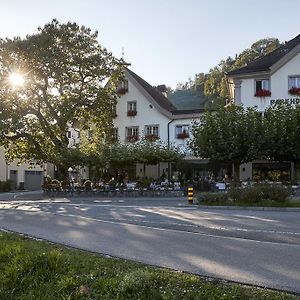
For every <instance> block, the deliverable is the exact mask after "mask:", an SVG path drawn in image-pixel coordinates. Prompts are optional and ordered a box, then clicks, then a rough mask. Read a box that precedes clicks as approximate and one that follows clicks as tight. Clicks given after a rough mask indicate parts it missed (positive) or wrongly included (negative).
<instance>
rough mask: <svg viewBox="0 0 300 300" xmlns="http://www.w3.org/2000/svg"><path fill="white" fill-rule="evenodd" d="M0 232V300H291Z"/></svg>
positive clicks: (281, 295) (275, 292) (282, 296)
mask: <svg viewBox="0 0 300 300" xmlns="http://www.w3.org/2000/svg"><path fill="white" fill-rule="evenodd" d="M296 298H297V297H296V296H293V295H289V294H287V293H282V292H277V291H269V290H266V289H258V288H253V287H251V288H250V287H245V286H241V285H237V284H226V283H222V282H220V281H218V280H213V281H211V280H207V279H204V278H200V277H197V276H194V275H188V274H182V273H179V272H173V271H170V270H164V269H161V268H160V269H159V268H154V267H147V266H144V265H142V264H138V263H134V262H129V261H125V260H121V259H112V258H105V257H103V256H101V255H96V254H91V253H87V252H83V251H79V250H74V249H67V248H65V247H62V246H58V245H53V244H48V243H45V242H40V241H35V240H30V239H26V238H23V237H20V236H17V235H13V234H8V233H1V232H0V299H7V300H13V299H43V300H50V299H51V300H52V299H53V300H54V299H149V300H150V299H223V300H225V299H227V300H229V299H241V300H246V299H266V300H268V299H270V300H271V299H272V300H279V299H280V300H283V299H284V300H285V299H286V300H287V299H291V300H292V299H296Z"/></svg>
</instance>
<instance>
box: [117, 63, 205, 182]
mask: <svg viewBox="0 0 300 300" xmlns="http://www.w3.org/2000/svg"><path fill="white" fill-rule="evenodd" d="M124 73H125V74H124V75H125V80H124V81H123V82H122V85H121V86H120V87H119V89H118V92H119V98H118V101H117V105H116V117H115V118H114V128H115V129H114V130H115V135H116V137H117V138H118V140H119V141H120V143H131V142H134V141H136V140H138V139H141V138H146V139H147V138H148V137H150V138H153V137H154V138H158V139H160V140H162V141H164V142H166V143H167V144H169V145H174V146H177V147H179V148H180V149H181V151H182V152H183V153H184V154H185V155H186V159H188V158H189V157H191V156H192V154H191V152H190V150H189V149H188V141H189V139H190V138H191V129H192V123H193V121H195V120H198V119H199V117H200V114H201V113H202V112H203V110H202V109H193V110H178V109H177V108H176V107H175V106H174V105H173V104H172V103H171V102H170V101H169V99H168V98H167V97H166V96H165V95H164V91H162V92H161V91H160V90H159V88H156V87H153V86H151V85H150V84H149V83H148V82H146V81H145V80H144V79H142V78H141V77H139V76H138V75H137V74H135V73H134V72H132V71H131V70H129V69H128V68H125V71H124ZM161 87H163V86H160V88H161ZM135 171H136V177H142V175H143V167H142V165H141V164H137V165H136V170H135ZM172 171H173V170H170V164H167V163H161V164H159V166H151V165H150V166H146V176H147V177H150V178H159V177H160V176H161V175H162V174H168V175H170V174H172V173H173V172H172Z"/></svg>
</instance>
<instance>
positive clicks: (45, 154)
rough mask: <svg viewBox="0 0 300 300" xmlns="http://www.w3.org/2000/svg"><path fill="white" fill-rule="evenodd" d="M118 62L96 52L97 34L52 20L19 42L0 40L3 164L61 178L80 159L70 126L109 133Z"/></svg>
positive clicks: (0, 113) (108, 55)
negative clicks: (48, 165) (11, 161)
mask: <svg viewBox="0 0 300 300" xmlns="http://www.w3.org/2000/svg"><path fill="white" fill-rule="evenodd" d="M120 66H121V61H119V60H117V59H115V58H114V57H113V56H112V54H111V53H109V52H108V51H107V50H106V49H105V48H103V47H101V46H100V44H99V42H98V40H97V32H94V33H93V32H91V30H90V29H89V28H86V27H84V26H82V27H80V26H78V25H77V24H76V23H70V22H69V23H66V24H61V23H59V22H58V21H57V20H53V21H52V22H51V23H49V24H46V25H45V26H44V27H43V28H39V29H38V32H37V33H36V34H34V35H28V36H27V37H26V38H25V39H21V38H14V39H5V40H0V130H1V131H0V134H1V139H0V141H1V144H2V145H3V146H4V147H5V148H6V155H7V157H9V158H15V157H18V158H21V159H24V160H25V159H33V158H34V159H36V160H38V161H47V162H52V163H54V164H55V165H56V166H57V167H58V169H59V170H60V171H61V172H62V173H65V172H66V170H67V168H68V166H69V165H72V164H73V163H74V157H75V158H77V159H80V155H79V153H78V149H74V148H72V147H71V148H70V147H69V140H68V138H67V135H66V132H67V130H68V128H69V127H70V126H76V127H78V128H80V129H87V126H88V124H91V123H92V124H94V125H95V126H96V127H97V128H98V130H101V131H102V132H103V135H105V132H109V130H110V128H111V126H112V116H111V107H113V105H114V103H115V101H116V95H115V89H114V88H113V87H114V84H112V85H110V86H111V87H112V88H104V87H103V84H104V83H105V81H106V80H107V78H110V79H111V82H112V83H113V82H114V81H116V80H117V77H118V74H119V72H118V70H119V69H120V68H119V67H120Z"/></svg>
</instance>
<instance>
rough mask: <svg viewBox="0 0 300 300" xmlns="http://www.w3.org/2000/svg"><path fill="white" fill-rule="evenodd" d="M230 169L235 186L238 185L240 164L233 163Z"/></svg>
mask: <svg viewBox="0 0 300 300" xmlns="http://www.w3.org/2000/svg"><path fill="white" fill-rule="evenodd" d="M232 167H233V178H234V181H235V184H236V185H239V182H240V162H236V161H235V162H233V163H232Z"/></svg>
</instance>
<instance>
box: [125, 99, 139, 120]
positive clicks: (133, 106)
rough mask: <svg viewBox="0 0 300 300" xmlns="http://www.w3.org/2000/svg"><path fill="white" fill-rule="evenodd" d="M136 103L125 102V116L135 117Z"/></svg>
mask: <svg viewBox="0 0 300 300" xmlns="http://www.w3.org/2000/svg"><path fill="white" fill-rule="evenodd" d="M136 114H137V111H136V101H131V102H127V116H129V117H133V116H136Z"/></svg>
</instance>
